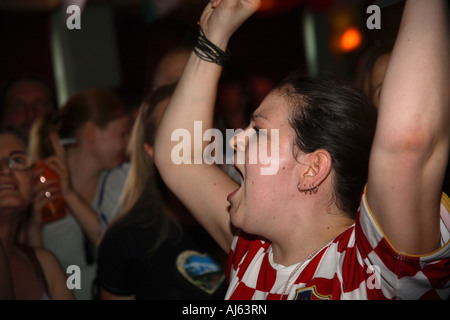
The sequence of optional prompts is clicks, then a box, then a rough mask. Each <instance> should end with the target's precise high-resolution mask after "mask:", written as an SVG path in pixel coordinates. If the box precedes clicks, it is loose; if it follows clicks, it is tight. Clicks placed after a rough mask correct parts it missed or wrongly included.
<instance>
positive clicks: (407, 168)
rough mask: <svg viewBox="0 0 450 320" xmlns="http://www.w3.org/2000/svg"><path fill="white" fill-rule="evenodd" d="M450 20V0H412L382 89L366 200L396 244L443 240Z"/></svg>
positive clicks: (414, 250) (420, 250) (449, 136)
mask: <svg viewBox="0 0 450 320" xmlns="http://www.w3.org/2000/svg"><path fill="white" fill-rule="evenodd" d="M449 30H450V26H449V15H448V5H447V1H445V0H431V1H417V0H408V1H407V2H406V5H405V9H404V14H403V18H402V23H401V26H400V31H399V35H398V38H397V41H396V44H395V47H394V50H393V53H392V57H391V60H390V63H389V66H388V69H387V72H386V76H385V80H384V83H383V88H382V92H381V100H380V111H379V118H378V124H377V130H376V134H375V140H374V144H373V147H372V153H371V159H370V165H369V179H368V184H367V201H368V204H369V206H370V208H371V210H372V212H373V214H374V216H375V218H376V219H377V220H378V223H379V225H380V227H381V228H382V230H383V231H384V233H385V234H386V236H387V238H388V239H389V241H390V243H391V244H392V246H393V247H394V248H395V249H396V250H397V251H399V252H405V253H408V254H427V253H431V252H432V251H434V250H436V249H438V248H439V247H440V232H439V223H440V218H439V213H440V199H441V192H442V184H443V179H444V174H445V169H446V166H447V163H448V152H449V141H450V126H449V120H450V96H449V91H450V41H449V38H450V33H449Z"/></svg>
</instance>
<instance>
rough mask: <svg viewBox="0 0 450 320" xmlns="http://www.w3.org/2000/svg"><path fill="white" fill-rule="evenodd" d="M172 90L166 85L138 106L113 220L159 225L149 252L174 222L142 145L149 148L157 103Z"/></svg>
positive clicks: (159, 108)
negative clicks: (118, 207) (117, 214)
mask: <svg viewBox="0 0 450 320" xmlns="http://www.w3.org/2000/svg"><path fill="white" fill-rule="evenodd" d="M174 88H175V85H169V86H164V87H161V88H159V89H156V90H155V91H153V92H152V94H151V95H150V97H149V98H147V99H145V100H144V102H143V103H142V105H141V107H140V110H139V113H138V116H137V118H136V120H135V123H134V126H133V129H132V133H131V137H130V141H129V153H130V158H131V166H130V171H129V173H128V177H127V180H126V182H125V186H124V190H123V193H122V197H121V199H120V205H121V207H122V211H121V214H120V215H121V218H120V219H118V221H117V223H127V222H134V221H138V220H139V221H141V220H140V219H144V220H145V223H144V224H143V225H142V226H148V225H154V224H159V228H158V230H159V235H158V237H157V241H156V243H155V244H154V246H153V249H152V250H155V249H156V248H157V247H158V246H159V245H160V244H161V243H162V242H163V241H164V240H165V239H166V237H167V235H168V231H169V226H170V223H171V222H174V220H173V219H172V218H171V216H170V215H169V214H168V212H169V211H168V206H167V193H168V189H167V187H166V186H165V185H164V183H163V182H162V179H161V178H160V176H159V174H158V171H157V169H156V167H155V165H154V163H153V159H152V157H150V155H149V154H148V153H147V152H146V150H145V147H144V144H147V145H148V146H150V147H152V146H153V144H154V141H155V135H156V130H157V127H158V123H159V120H160V117H161V114H162V109H163V107H165V105H161V102H163V101H165V100H166V99H168V98H169V97H170V95H171V94H172V92H173V90H174ZM148 211H151V212H148ZM143 212H144V213H143ZM144 214H145V216H144V217H143V216H142V215H144ZM149 217H150V218H151V219H148V218H149Z"/></svg>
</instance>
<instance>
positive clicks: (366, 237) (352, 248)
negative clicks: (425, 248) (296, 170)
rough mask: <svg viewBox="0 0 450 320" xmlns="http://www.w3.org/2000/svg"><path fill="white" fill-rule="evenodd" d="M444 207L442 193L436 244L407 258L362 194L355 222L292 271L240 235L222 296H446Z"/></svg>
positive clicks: (448, 261) (448, 258)
mask: <svg viewBox="0 0 450 320" xmlns="http://www.w3.org/2000/svg"><path fill="white" fill-rule="evenodd" d="M449 209H450V199H449V198H448V197H447V196H446V195H445V194H444V195H443V196H442V202H441V224H440V230H441V248H440V249H439V250H436V251H435V252H433V253H431V254H427V255H421V256H411V255H406V254H403V253H400V252H397V251H396V250H395V249H394V248H393V247H392V246H391V245H390V243H389V241H388V239H387V238H386V237H385V235H384V234H383V231H382V230H381V228H380V227H379V225H378V224H377V221H376V220H375V218H374V216H373V215H372V213H371V212H370V209H369V207H368V204H367V202H366V197H365V195H363V196H362V200H361V205H360V209H359V210H358V215H357V218H356V221H355V224H354V225H353V226H351V227H350V228H349V229H347V230H346V231H345V232H343V233H342V234H341V235H339V236H338V237H337V238H336V239H334V240H333V241H332V242H330V243H329V244H328V245H326V246H325V247H324V248H323V249H322V250H320V251H319V252H318V253H317V254H315V255H314V256H313V257H312V258H311V259H309V260H307V261H305V262H304V263H303V265H302V266H301V267H300V268H298V269H297V270H296V271H295V269H296V267H297V265H292V266H289V267H284V266H281V265H278V264H276V263H274V261H273V258H272V257H273V254H272V246H271V245H270V243H269V242H265V241H262V240H260V239H259V238H257V237H254V236H250V235H246V234H243V233H241V234H240V235H237V236H236V237H235V238H234V241H233V244H232V248H231V252H230V256H229V259H228V265H227V267H228V268H227V272H228V279H229V289H228V292H227V295H226V299H241V300H249V299H257V300H261V299H277V300H279V299H283V300H285V299H290V300H292V299H297V300H316V299H326V300H328V299H333V300H337V299H409V300H413V299H414V300H415V299H448V298H449V296H450V241H449V239H450V221H449V220H450V213H449V212H450V210H449ZM294 271H295V273H294V274H292V273H293V272H294ZM288 280H289V283H287V282H288ZM283 293H284V294H283Z"/></svg>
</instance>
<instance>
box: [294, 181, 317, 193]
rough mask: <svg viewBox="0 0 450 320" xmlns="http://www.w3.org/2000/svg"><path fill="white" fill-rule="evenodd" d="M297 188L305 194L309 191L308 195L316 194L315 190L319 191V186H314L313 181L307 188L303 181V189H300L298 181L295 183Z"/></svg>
mask: <svg viewBox="0 0 450 320" xmlns="http://www.w3.org/2000/svg"><path fill="white" fill-rule="evenodd" d="M297 190H298V191H300V192H304V193H305V194H306V195H307V194H308V192H309V194H310V195H312V194H317V192H318V191H319V187H318V186H316V187H315V186H314V183H312V184H310V185H309V188H308V189H307V188H306V183H304V184H303V190H302V189H300V183H299V184H298V185H297Z"/></svg>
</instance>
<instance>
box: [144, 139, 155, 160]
mask: <svg viewBox="0 0 450 320" xmlns="http://www.w3.org/2000/svg"><path fill="white" fill-rule="evenodd" d="M144 150H145V152H147V154H148V155H149V156H150V158H152V159H153V147H152V146H150V145H149V144H148V143H147V142H144Z"/></svg>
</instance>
